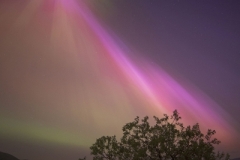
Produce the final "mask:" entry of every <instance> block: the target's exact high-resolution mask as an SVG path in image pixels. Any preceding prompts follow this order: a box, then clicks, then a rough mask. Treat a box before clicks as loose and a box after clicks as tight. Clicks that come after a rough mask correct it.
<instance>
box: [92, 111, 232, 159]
mask: <svg viewBox="0 0 240 160" xmlns="http://www.w3.org/2000/svg"><path fill="white" fill-rule="evenodd" d="M148 119H149V118H148V117H147V116H146V117H144V118H143V119H142V120H140V119H139V117H136V118H135V120H134V121H133V122H130V123H127V124H126V125H124V126H123V128H122V131H123V136H122V138H121V139H120V141H117V139H116V136H102V137H101V138H99V139H97V140H96V142H95V143H94V144H93V145H92V146H91V147H90V149H91V155H93V160H193V159H194V160H229V158H230V156H229V155H228V154H224V153H223V152H216V151H215V148H214V145H217V144H219V143H220V141H219V140H218V139H216V138H213V135H214V134H215V133H216V131H215V130H211V129H208V131H207V133H206V134H205V135H204V134H203V133H202V132H201V131H200V127H199V124H198V123H197V124H195V125H193V126H192V127H191V126H187V127H184V126H183V124H182V123H180V122H179V121H180V119H181V117H180V115H179V113H178V112H177V110H175V111H174V112H173V114H172V115H171V116H168V115H166V114H164V117H163V118H157V117H155V116H154V119H155V125H153V126H151V125H150V124H149V121H148Z"/></svg>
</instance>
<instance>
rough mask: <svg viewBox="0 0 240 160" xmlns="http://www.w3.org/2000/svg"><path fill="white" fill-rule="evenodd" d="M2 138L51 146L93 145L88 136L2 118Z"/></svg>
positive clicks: (0, 119)
mask: <svg viewBox="0 0 240 160" xmlns="http://www.w3.org/2000/svg"><path fill="white" fill-rule="evenodd" d="M0 136H4V137H7V138H10V139H13V137H14V138H15V139H17V140H27V141H28V142H36V143H44V144H45V143H48V144H49V145H64V146H78V147H88V146H90V144H91V143H92V142H91V141H92V140H89V139H88V138H87V137H86V136H85V137H84V136H83V135H81V134H76V133H75V134H73V133H71V132H68V131H64V130H60V129H55V128H51V127H45V126H37V125H34V124H30V123H23V122H20V121H17V120H13V119H9V118H5V117H2V116H1V118H0Z"/></svg>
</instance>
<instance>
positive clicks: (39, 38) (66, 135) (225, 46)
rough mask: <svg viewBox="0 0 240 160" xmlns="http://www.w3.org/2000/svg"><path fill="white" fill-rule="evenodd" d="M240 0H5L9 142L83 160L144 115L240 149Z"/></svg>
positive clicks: (2, 34) (2, 100)
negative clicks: (174, 120) (195, 127)
mask: <svg viewBox="0 0 240 160" xmlns="http://www.w3.org/2000/svg"><path fill="white" fill-rule="evenodd" d="M239 17H240V1H238V0H229V1H227V0H226V1H222V0H214V1H209V0H201V1H195V0H191V1H190V0H189V1H182V0H176V1H172V0H167V1H166V0H165V1H162V0H82V1H80V0H21V1H16V0H1V1H0V151H2V152H7V153H11V154H13V155H14V156H16V157H18V158H20V159H29V160H43V159H44V160H53V159H58V160H70V159H72V160H74V159H75V160H77V159H78V158H80V157H83V156H85V155H86V156H88V157H89V153H90V150H89V147H90V145H91V144H93V143H94V142H95V140H96V138H99V137H101V136H103V135H116V136H117V137H120V136H121V128H122V126H123V125H124V124H126V123H127V122H130V121H132V120H133V119H134V118H135V117H136V116H140V117H143V116H146V115H148V116H150V117H152V116H153V115H156V116H158V117H161V116H162V115H163V114H164V113H167V114H171V113H172V111H173V110H174V109H177V110H178V111H179V112H180V115H181V116H182V118H183V119H182V122H183V123H184V124H185V125H192V124H195V123H197V122H199V124H200V127H201V129H202V130H203V131H206V129H208V128H211V129H215V130H216V131H217V134H216V137H217V138H219V139H220V140H221V142H222V143H221V144H220V145H219V147H218V149H220V150H224V151H227V152H229V153H230V154H231V155H232V158H234V157H240V116H239V113H240V60H239V59H240V18H239Z"/></svg>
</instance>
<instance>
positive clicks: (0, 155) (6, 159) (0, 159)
mask: <svg viewBox="0 0 240 160" xmlns="http://www.w3.org/2000/svg"><path fill="white" fill-rule="evenodd" d="M0 160H19V159H18V158H16V157H14V156H13V155H11V154H8V153H4V152H0Z"/></svg>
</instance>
